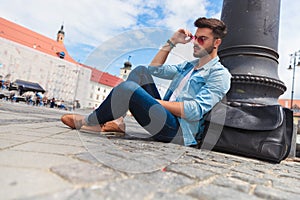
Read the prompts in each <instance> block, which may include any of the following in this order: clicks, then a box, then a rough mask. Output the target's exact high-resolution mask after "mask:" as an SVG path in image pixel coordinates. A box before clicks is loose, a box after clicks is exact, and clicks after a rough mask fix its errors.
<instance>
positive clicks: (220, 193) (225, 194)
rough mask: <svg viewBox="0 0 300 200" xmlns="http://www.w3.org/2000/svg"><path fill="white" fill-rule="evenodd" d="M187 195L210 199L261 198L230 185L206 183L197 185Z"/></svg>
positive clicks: (250, 199)
mask: <svg viewBox="0 0 300 200" xmlns="http://www.w3.org/2000/svg"><path fill="white" fill-rule="evenodd" d="M187 195H189V196H191V197H193V198H196V199H209V200H219V199H222V200H232V199H247V200H248V199H249V200H255V199H257V200H258V199H261V198H259V197H255V196H253V195H251V194H247V193H244V192H241V191H237V190H235V189H232V188H228V187H220V186H215V185H205V186H202V187H196V188H194V189H192V190H191V191H189V192H187Z"/></svg>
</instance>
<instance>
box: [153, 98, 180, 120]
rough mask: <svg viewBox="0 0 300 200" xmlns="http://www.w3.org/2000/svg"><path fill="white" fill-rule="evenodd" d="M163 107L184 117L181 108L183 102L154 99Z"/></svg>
mask: <svg viewBox="0 0 300 200" xmlns="http://www.w3.org/2000/svg"><path fill="white" fill-rule="evenodd" d="M156 100H157V101H158V102H159V103H160V104H161V105H162V106H163V107H164V108H165V109H167V110H168V111H170V112H171V113H172V114H173V115H175V116H177V117H181V118H184V117H185V114H184V108H183V102H173V101H172V102H171V101H164V100H159V99H156Z"/></svg>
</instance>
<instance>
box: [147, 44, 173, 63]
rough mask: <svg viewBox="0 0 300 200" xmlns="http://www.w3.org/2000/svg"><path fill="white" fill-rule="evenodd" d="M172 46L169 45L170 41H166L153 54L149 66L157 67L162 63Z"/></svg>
mask: <svg viewBox="0 0 300 200" xmlns="http://www.w3.org/2000/svg"><path fill="white" fill-rule="evenodd" d="M173 47H174V46H171V45H170V43H166V44H165V45H164V46H163V47H162V48H161V49H160V50H159V51H158V52H157V54H156V55H155V56H154V58H153V60H152V61H151V63H150V66H153V67H159V66H161V65H163V64H164V63H165V62H166V60H167V58H168V55H169V53H170V51H171V50H172V48H173Z"/></svg>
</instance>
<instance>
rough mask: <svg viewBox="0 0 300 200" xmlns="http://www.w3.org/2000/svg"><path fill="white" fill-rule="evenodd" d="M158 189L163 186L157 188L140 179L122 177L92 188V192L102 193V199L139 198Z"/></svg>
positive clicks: (145, 196)
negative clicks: (122, 178)
mask: <svg viewBox="0 0 300 200" xmlns="http://www.w3.org/2000/svg"><path fill="white" fill-rule="evenodd" d="M159 191H163V188H158V187H156V186H154V185H152V184H149V183H147V182H144V181H141V180H135V179H124V180H120V181H115V182H110V183H108V184H107V185H105V186H103V187H101V188H98V189H95V190H93V191H92V192H93V193H96V194H99V195H102V196H103V198H102V199H107V200H119V199H128V200H129V199H130V200H141V199H149V198H151V197H153V196H154V194H155V193H156V192H159Z"/></svg>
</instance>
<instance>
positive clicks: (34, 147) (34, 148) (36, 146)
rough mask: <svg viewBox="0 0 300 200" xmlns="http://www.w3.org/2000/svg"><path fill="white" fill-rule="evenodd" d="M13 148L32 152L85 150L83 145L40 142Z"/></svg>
mask: <svg viewBox="0 0 300 200" xmlns="http://www.w3.org/2000/svg"><path fill="white" fill-rule="evenodd" d="M12 149H13V150H18V151H30V152H40V153H53V154H62V155H65V154H76V153H80V152H84V151H85V149H84V148H83V147H77V146H66V145H57V144H45V143H39V142H31V143H26V144H22V145H18V146H16V147H13V148H12Z"/></svg>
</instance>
